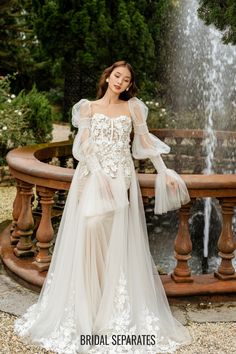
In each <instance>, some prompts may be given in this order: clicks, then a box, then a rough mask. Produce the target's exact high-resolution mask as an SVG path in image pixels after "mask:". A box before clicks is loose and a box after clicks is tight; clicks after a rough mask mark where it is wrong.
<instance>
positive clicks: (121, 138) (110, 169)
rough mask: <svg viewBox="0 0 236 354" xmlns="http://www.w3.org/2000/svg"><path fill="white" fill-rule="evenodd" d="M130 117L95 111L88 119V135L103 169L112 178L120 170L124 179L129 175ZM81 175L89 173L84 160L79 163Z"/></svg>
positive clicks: (130, 161)
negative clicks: (89, 119) (113, 116)
mask: <svg viewBox="0 0 236 354" xmlns="http://www.w3.org/2000/svg"><path fill="white" fill-rule="evenodd" d="M131 130H132V122H131V118H130V117H128V116H126V115H120V116H118V117H115V118H111V117H108V116H106V115H104V114H102V113H95V114H94V115H93V116H92V118H91V121H90V137H91V139H92V141H93V144H94V148H95V150H96V155H97V158H98V160H99V163H100V165H101V167H102V169H103V171H104V172H105V173H106V174H108V175H109V176H111V177H112V178H114V177H117V174H118V170H121V172H122V173H123V175H124V176H125V178H126V179H129V178H130V176H131V163H132V158H131V153H130V133H131ZM81 165H82V166H81V168H82V170H83V175H87V174H88V173H89V170H88V167H87V165H86V162H83V161H82V163H81Z"/></svg>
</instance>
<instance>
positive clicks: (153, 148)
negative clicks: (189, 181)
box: [129, 98, 190, 214]
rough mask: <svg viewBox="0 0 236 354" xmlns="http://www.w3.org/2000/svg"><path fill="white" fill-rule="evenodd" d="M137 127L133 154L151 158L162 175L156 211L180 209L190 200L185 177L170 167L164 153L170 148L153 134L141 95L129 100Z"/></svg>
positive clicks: (160, 212) (156, 189) (157, 192)
mask: <svg viewBox="0 0 236 354" xmlns="http://www.w3.org/2000/svg"><path fill="white" fill-rule="evenodd" d="M129 107H130V112H131V116H132V120H133V126H134V140H133V145H132V153H133V156H134V158H136V159H146V158H150V160H151V161H152V163H153V165H154V166H155V168H156V170H157V172H158V176H157V177H156V183H155V213H156V214H162V213H165V212H167V211H169V210H174V209H178V208H180V207H181V205H182V204H186V203H188V202H189V201H190V198H189V194H188V190H187V188H186V185H185V183H184V181H183V180H182V178H181V177H180V176H179V175H178V174H177V173H176V172H175V171H173V170H170V169H168V168H167V167H166V165H165V163H164V161H163V159H162V157H161V154H167V153H169V152H170V147H169V146H168V145H166V144H165V143H164V142H162V141H161V140H160V139H158V138H157V137H155V136H154V135H152V134H151V133H149V131H148V127H147V124H146V119H147V115H148V108H147V107H146V105H145V104H144V103H143V102H142V101H140V100H139V99H137V98H132V99H130V100H129Z"/></svg>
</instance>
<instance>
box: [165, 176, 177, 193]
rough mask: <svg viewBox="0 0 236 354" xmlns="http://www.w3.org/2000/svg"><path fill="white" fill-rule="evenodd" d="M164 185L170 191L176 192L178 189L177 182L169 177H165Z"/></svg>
mask: <svg viewBox="0 0 236 354" xmlns="http://www.w3.org/2000/svg"><path fill="white" fill-rule="evenodd" d="M166 185H167V186H168V187H169V188H170V189H172V190H176V189H177V188H178V182H177V180H176V179H175V178H173V177H171V176H169V175H167V176H166Z"/></svg>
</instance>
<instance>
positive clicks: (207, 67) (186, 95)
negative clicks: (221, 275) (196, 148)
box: [169, 0, 236, 257]
mask: <svg viewBox="0 0 236 354" xmlns="http://www.w3.org/2000/svg"><path fill="white" fill-rule="evenodd" d="M176 3H177V5H178V6H177V8H176V15H175V19H174V21H173V22H174V24H173V27H172V29H171V32H172V37H173V40H172V41H171V44H172V48H171V52H172V53H171V54H172V55H171V57H172V62H171V63H170V66H169V74H170V96H171V102H172V105H173V108H174V110H175V111H176V112H179V113H181V114H185V113H186V112H190V113H191V117H192V119H194V123H195V126H194V127H195V128H201V129H202V128H204V130H205V140H204V149H205V152H206V158H205V169H204V171H203V172H204V173H205V174H213V173H214V152H215V148H216V146H217V138H216V136H215V133H214V129H227V128H228V127H229V126H230V124H231V122H230V117H234V114H235V107H236V102H235V97H236V95H235V86H236V75H234V74H233V73H235V72H236V48H235V47H234V46H231V45H224V44H223V43H222V42H221V33H220V32H219V31H218V30H217V29H215V27H213V26H206V25H204V23H203V22H202V21H201V20H200V19H199V18H198V14H197V9H198V7H199V2H198V0H181V1H179V2H176ZM196 122H199V126H196V124H197V123H196ZM204 122H205V123H204ZM184 128H186V127H184ZM223 172H224V171H223ZM227 172H229V171H227ZM231 173H235V171H231ZM210 216H211V198H206V199H205V210H204V219H205V226H204V257H207V256H208V241H209V228H210Z"/></svg>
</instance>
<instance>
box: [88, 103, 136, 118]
mask: <svg viewBox="0 0 236 354" xmlns="http://www.w3.org/2000/svg"><path fill="white" fill-rule="evenodd" d="M88 101H89V105H90V113H91V117H92V118H93V117H94V116H96V115H102V116H103V117H106V118H108V119H110V120H117V119H119V118H121V117H126V118H128V119H130V120H132V118H131V112H130V110H129V113H130V115H127V114H119V115H117V116H114V117H112V116H109V115H107V114H105V113H102V112H94V111H93V109H92V104H93V102H96V101H90V100H88ZM117 104H121V103H117ZM128 108H129V103H128Z"/></svg>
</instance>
